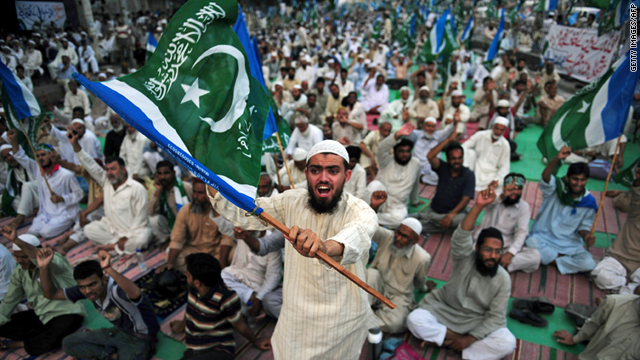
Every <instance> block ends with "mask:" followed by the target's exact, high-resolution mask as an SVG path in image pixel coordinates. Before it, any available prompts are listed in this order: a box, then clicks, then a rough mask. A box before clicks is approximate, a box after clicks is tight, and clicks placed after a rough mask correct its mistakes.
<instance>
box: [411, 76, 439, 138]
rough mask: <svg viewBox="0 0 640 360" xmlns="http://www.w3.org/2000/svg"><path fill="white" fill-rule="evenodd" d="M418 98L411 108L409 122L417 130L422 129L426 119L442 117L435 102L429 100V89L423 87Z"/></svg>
mask: <svg viewBox="0 0 640 360" xmlns="http://www.w3.org/2000/svg"><path fill="white" fill-rule="evenodd" d="M418 96H419V97H418V98H417V99H415V100H413V103H412V104H411V106H409V121H410V122H411V124H413V126H415V127H416V128H417V129H422V127H423V125H424V121H425V119H427V118H429V117H432V118H434V119H438V118H439V117H440V109H439V108H438V104H436V102H435V101H433V100H431V99H430V98H429V87H428V86H423V87H421V88H420V91H419V92H418Z"/></svg>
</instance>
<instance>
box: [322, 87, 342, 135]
mask: <svg viewBox="0 0 640 360" xmlns="http://www.w3.org/2000/svg"><path fill="white" fill-rule="evenodd" d="M329 92H330V94H329V95H330V96H329V97H328V100H327V106H326V108H325V114H324V116H325V118H324V119H325V122H327V123H328V124H329V125H331V124H332V123H333V121H334V120H335V118H336V116H337V115H338V110H339V109H340V108H341V107H342V99H344V98H345V96H347V94H343V93H341V92H340V87H338V85H337V84H334V83H331V84H330V85H329Z"/></svg>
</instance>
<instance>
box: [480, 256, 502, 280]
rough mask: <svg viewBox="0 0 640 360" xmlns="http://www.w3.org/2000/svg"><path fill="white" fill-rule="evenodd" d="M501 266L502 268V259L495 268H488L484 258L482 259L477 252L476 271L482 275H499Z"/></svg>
mask: <svg viewBox="0 0 640 360" xmlns="http://www.w3.org/2000/svg"><path fill="white" fill-rule="evenodd" d="M499 266H500V259H498V260H497V261H496V264H495V265H494V266H493V267H488V266H487V265H485V264H484V262H483V261H482V258H481V257H480V253H479V252H478V251H476V270H478V272H479V273H480V275H482V276H489V277H494V276H496V274H497V273H498V267H499Z"/></svg>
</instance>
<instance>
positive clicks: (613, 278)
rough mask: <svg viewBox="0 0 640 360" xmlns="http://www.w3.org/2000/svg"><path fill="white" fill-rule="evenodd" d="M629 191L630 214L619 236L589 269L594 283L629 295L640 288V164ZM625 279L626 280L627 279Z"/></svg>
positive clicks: (602, 287)
mask: <svg viewBox="0 0 640 360" xmlns="http://www.w3.org/2000/svg"><path fill="white" fill-rule="evenodd" d="M635 176H636V179H635V181H634V182H633V185H632V187H631V189H629V194H630V195H631V201H630V203H629V213H628V214H627V222H625V224H624V226H623V227H622V230H620V233H619V234H618V237H617V238H616V239H615V240H614V241H613V244H611V246H610V247H609V249H608V250H607V253H606V256H605V257H604V259H602V260H601V261H600V262H599V263H598V265H596V268H595V269H593V271H592V272H591V276H592V277H593V278H594V283H595V284H596V286H598V287H599V288H600V289H602V290H613V291H619V292H620V293H621V294H632V293H633V291H634V290H639V289H640V286H639V285H640V167H637V168H636V173H635ZM627 279H628V280H627Z"/></svg>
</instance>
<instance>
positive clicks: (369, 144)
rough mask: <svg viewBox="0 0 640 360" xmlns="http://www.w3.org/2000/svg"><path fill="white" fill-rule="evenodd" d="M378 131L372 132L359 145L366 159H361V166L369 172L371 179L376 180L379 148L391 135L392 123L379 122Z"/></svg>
mask: <svg viewBox="0 0 640 360" xmlns="http://www.w3.org/2000/svg"><path fill="white" fill-rule="evenodd" d="M378 124H379V126H378V130H374V131H370V132H369V134H367V136H365V138H364V139H363V140H362V141H361V142H360V144H359V145H358V146H359V147H360V149H361V150H362V154H364V157H362V158H360V165H362V167H363V168H364V169H365V170H367V173H368V175H369V176H370V177H371V178H375V177H376V174H377V173H378V163H377V162H376V159H377V158H378V146H380V143H381V142H382V140H384V139H386V138H387V136H389V134H391V123H390V122H379V123H378Z"/></svg>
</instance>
